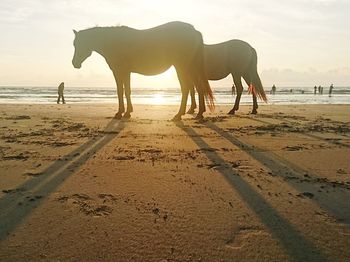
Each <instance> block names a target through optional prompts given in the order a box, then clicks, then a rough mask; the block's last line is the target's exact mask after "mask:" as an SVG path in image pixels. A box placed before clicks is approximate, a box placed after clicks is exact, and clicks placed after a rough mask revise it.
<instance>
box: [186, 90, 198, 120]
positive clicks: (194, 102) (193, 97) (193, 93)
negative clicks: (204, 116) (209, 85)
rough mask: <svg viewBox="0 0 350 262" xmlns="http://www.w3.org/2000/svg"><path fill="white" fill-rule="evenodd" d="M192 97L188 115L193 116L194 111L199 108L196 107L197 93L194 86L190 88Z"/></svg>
mask: <svg viewBox="0 0 350 262" xmlns="http://www.w3.org/2000/svg"><path fill="white" fill-rule="evenodd" d="M190 95H191V107H190V109H189V110H188V111H187V114H193V113H194V110H195V109H196V108H197V105H196V92H195V90H194V86H192V87H191V88H190Z"/></svg>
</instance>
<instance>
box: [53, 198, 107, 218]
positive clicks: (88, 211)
mask: <svg viewBox="0 0 350 262" xmlns="http://www.w3.org/2000/svg"><path fill="white" fill-rule="evenodd" d="M57 201H58V202H60V203H64V204H66V205H68V206H72V207H74V208H75V209H78V211H79V212H81V213H83V214H84V215H86V216H93V217H101V216H108V215H110V214H111V213H112V211H113V209H112V208H111V207H110V206H108V205H104V204H100V203H98V201H96V200H94V199H93V198H91V197H90V196H88V195H86V194H73V195H70V196H60V197H58V198H57Z"/></svg>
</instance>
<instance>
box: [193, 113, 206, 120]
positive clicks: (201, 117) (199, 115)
mask: <svg viewBox="0 0 350 262" xmlns="http://www.w3.org/2000/svg"><path fill="white" fill-rule="evenodd" d="M194 119H195V120H203V119H204V117H203V115H202V114H197V115H196V117H195V118H194Z"/></svg>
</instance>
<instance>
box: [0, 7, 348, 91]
mask: <svg viewBox="0 0 350 262" xmlns="http://www.w3.org/2000/svg"><path fill="white" fill-rule="evenodd" d="M349 13H350V1H349V0H292V1H291V0H264V1H261V0H215V1H213V0H177V1H174V0H170V1H168V0H158V1H157V0H156V1H152V0H147V1H135V0H134V1H129V0H76V1H74V0H71V1H64V0H60V1H56V0H50V1H47V0H1V2H0V86H57V85H58V84H59V83H60V82H61V81H64V82H65V84H66V87H67V86H71V87H94V86H101V87H113V86H115V81H114V78H113V75H112V72H111V71H110V69H109V68H108V66H107V64H106V62H105V61H104V59H103V58H102V57H101V56H100V55H99V54H97V53H93V54H92V56H91V57H89V58H88V59H87V60H86V61H85V62H84V63H83V65H82V68H81V69H75V68H73V66H72V63H71V61H72V57H73V53H74V47H73V40H74V34H73V31H72V29H76V30H82V29H86V28H90V27H94V26H118V25H126V26H129V27H134V28H137V29H146V28H150V27H154V26H157V25H160V24H163V23H166V22H169V21H175V20H176V21H184V22H188V23H191V24H192V25H194V27H195V28H196V29H197V30H199V31H200V32H202V34H203V39H204V42H205V43H206V44H214V43H219V42H223V41H227V40H230V39H241V40H244V41H246V42H248V43H250V44H251V45H252V46H253V47H254V48H255V49H256V50H257V53H258V72H259V74H260V76H261V79H262V82H263V84H264V86H272V85H273V84H275V85H276V86H301V87H307V86H314V85H323V86H329V85H330V84H331V83H333V84H334V85H335V86H350V50H349V47H350V30H349V28H350V16H349ZM231 82H232V80H231V78H230V77H227V78H226V79H224V80H221V81H215V82H211V85H212V86H214V87H225V86H229V87H230V86H231ZM131 84H132V86H136V87H156V88H158V87H159V88H161V87H164V86H166V87H177V86H179V83H178V80H177V78H176V73H175V70H174V69H173V68H171V69H169V70H168V71H166V72H165V73H163V74H161V75H158V76H142V75H138V74H132V79H131Z"/></svg>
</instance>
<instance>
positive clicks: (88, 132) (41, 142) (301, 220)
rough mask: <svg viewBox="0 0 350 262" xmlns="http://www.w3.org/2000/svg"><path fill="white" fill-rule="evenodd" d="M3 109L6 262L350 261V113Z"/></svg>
mask: <svg viewBox="0 0 350 262" xmlns="http://www.w3.org/2000/svg"><path fill="white" fill-rule="evenodd" d="M115 109H116V106H115V105H113V104H109V105H92V104H90V105H69V104H66V105H4V104H3V105H0V119H1V121H0V161H1V165H0V261H97V260H100V261H325V260H330V261H349V259H350V249H349V246H350V229H349V227H350V201H349V199H350V161H349V160H350V106H349V105H299V106H296V105H290V106H273V105H267V106H260V108H259V114H258V115H250V114H249V110H250V107H248V106H242V107H241V109H240V111H239V112H238V113H237V114H236V115H235V116H227V115H226V112H228V111H229V109H230V108H229V107H224V106H222V107H218V108H217V110H216V113H207V114H206V117H205V119H204V121H195V120H193V119H192V116H191V115H187V116H185V117H184V119H183V121H180V122H177V123H174V122H171V121H169V119H171V118H172V116H173V115H174V114H175V113H176V112H177V109H178V108H177V107H176V106H175V107H174V106H140V105H135V106H134V110H135V112H134V113H133V115H132V118H131V119H130V120H128V121H120V120H115V119H113V118H112V116H113V115H114V113H115Z"/></svg>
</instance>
